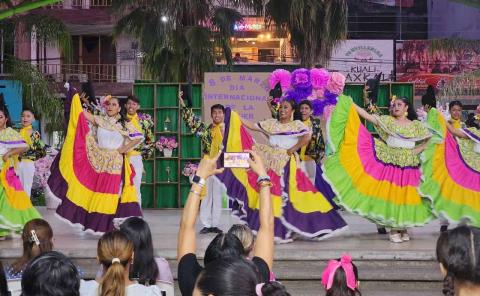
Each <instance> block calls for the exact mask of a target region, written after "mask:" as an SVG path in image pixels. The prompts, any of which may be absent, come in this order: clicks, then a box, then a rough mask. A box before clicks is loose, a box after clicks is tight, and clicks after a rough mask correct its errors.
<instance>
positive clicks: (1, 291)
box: [0, 261, 9, 296]
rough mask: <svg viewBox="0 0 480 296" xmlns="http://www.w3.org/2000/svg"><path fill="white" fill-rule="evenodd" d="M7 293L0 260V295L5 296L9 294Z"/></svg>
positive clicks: (5, 279)
mask: <svg viewBox="0 0 480 296" xmlns="http://www.w3.org/2000/svg"><path fill="white" fill-rule="evenodd" d="M8 293H9V292H8V284H7V277H6V276H5V269H3V264H2V261H0V296H7V295H9V294H8Z"/></svg>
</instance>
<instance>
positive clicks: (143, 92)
mask: <svg viewBox="0 0 480 296" xmlns="http://www.w3.org/2000/svg"><path fill="white" fill-rule="evenodd" d="M154 88H155V85H153V84H152V85H134V86H133V93H134V94H135V95H136V96H137V97H138V99H139V100H140V106H142V108H153V107H154V98H153V93H154V92H153V90H154Z"/></svg>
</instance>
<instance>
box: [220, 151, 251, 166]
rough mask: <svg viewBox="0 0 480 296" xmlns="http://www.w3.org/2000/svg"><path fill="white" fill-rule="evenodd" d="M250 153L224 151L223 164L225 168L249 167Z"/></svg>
mask: <svg viewBox="0 0 480 296" xmlns="http://www.w3.org/2000/svg"><path fill="white" fill-rule="evenodd" d="M249 158H250V153H246V152H225V153H223V166H224V167H226V168H249V167H250V165H249V164H248V159H249Z"/></svg>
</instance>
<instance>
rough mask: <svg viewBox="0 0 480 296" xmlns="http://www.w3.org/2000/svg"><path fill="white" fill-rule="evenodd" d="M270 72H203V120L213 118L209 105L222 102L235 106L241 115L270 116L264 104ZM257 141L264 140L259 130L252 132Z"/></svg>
mask: <svg viewBox="0 0 480 296" xmlns="http://www.w3.org/2000/svg"><path fill="white" fill-rule="evenodd" d="M269 74H270V73H263V72H258V73H256V72H254V73H243V72H224V73H219V72H213V73H205V81H204V87H203V114H204V120H205V121H206V122H208V123H210V122H212V119H211V118H210V107H211V106H212V105H214V104H222V105H224V106H225V107H230V108H232V110H235V111H236V112H237V113H238V114H239V115H240V116H241V117H242V118H243V119H245V120H248V121H252V122H258V121H261V120H264V119H268V118H271V114H270V111H269V109H268V106H267V98H268V92H269V91H270V89H269V86H268V76H269ZM254 137H255V139H256V140H257V141H261V142H265V138H264V137H263V136H262V135H261V134H260V133H255V134H254Z"/></svg>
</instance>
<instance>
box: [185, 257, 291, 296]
mask: <svg viewBox="0 0 480 296" xmlns="http://www.w3.org/2000/svg"><path fill="white" fill-rule="evenodd" d="M208 295H232V296H235V295H238V296H240V295H242V296H243V295H263V296H290V294H289V293H288V292H287V291H286V290H285V287H284V286H283V285H281V284H280V283H277V282H270V283H266V284H262V283H260V281H259V275H258V271H257V268H256V267H255V265H254V264H253V263H252V262H250V261H248V260H245V259H243V258H239V259H234V260H217V261H215V262H212V263H211V264H209V265H206V266H205V269H204V270H203V271H202V272H201V273H200V275H199V276H198V279H197V282H196V284H195V289H194V291H193V296H208Z"/></svg>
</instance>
